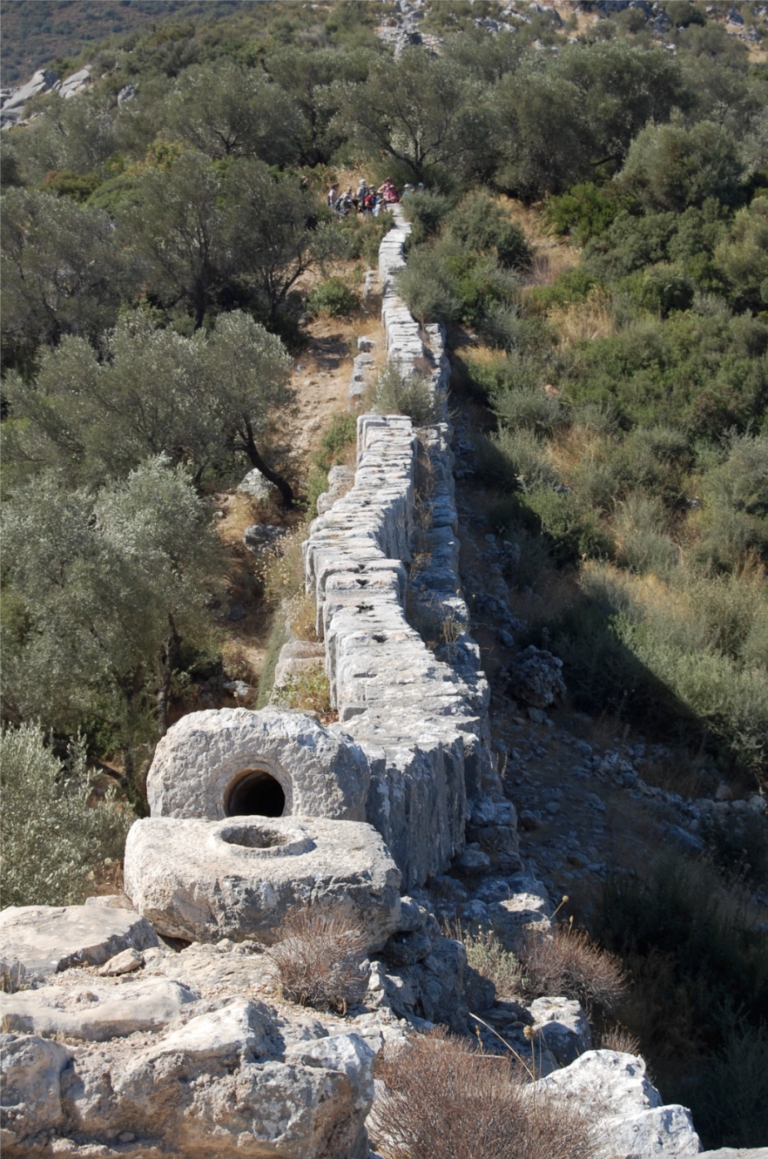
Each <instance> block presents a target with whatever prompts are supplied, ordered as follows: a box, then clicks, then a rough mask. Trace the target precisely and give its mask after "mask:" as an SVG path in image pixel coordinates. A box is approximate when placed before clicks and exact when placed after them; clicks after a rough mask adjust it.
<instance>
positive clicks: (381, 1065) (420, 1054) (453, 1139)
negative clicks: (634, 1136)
mask: <svg viewBox="0 0 768 1159" xmlns="http://www.w3.org/2000/svg"><path fill="white" fill-rule="evenodd" d="M380 1058H381V1061H378V1060H377V1068H376V1076H377V1078H378V1079H380V1080H381V1083H382V1088H381V1093H380V1094H379V1095H378V1096H377V1099H376V1102H375V1103H374V1107H373V1111H372V1114H371V1118H370V1119H369V1127H370V1128H371V1134H372V1138H373V1141H374V1144H375V1146H376V1147H377V1148H378V1149H379V1150H381V1151H382V1152H383V1153H384V1154H385V1155H386V1156H387V1159H467V1156H469V1155H471V1156H472V1159H587V1156H589V1155H592V1154H593V1153H594V1151H595V1144H594V1142H593V1132H592V1128H591V1122H590V1116H589V1113H588V1110H585V1108H584V1107H583V1106H582V1107H580V1108H576V1107H574V1106H573V1105H571V1104H567V1103H566V1102H565V1101H564V1100H563V1099H558V1098H555V1097H553V1096H552V1095H550V1094H543V1093H541V1092H540V1091H537V1090H536V1089H535V1088H531V1087H530V1086H529V1085H528V1084H527V1083H526V1081H525V1077H524V1073H523V1072H519V1071H516V1070H513V1069H512V1068H511V1067H510V1063H509V1060H508V1059H507V1058H500V1057H498V1056H495V1055H489V1054H484V1053H483V1052H482V1051H481V1050H479V1049H477V1048H476V1047H475V1046H474V1045H473V1044H472V1042H471V1041H468V1040H467V1039H460V1038H451V1037H449V1036H448V1035H447V1034H446V1033H445V1032H444V1031H442V1030H433V1031H430V1032H429V1034H426V1035H418V1036H415V1037H413V1038H411V1039H410V1040H409V1041H408V1042H407V1043H406V1044H405V1045H404V1046H399V1047H395V1048H389V1049H387V1050H385V1051H384V1053H383V1056H380Z"/></svg>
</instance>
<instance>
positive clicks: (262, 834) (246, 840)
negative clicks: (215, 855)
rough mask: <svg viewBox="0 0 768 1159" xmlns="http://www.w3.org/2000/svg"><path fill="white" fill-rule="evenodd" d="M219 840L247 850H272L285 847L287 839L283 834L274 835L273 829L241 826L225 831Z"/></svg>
mask: <svg viewBox="0 0 768 1159" xmlns="http://www.w3.org/2000/svg"><path fill="white" fill-rule="evenodd" d="M221 840H222V841H225V842H226V843H227V845H245V846H247V848H248V849H274V848H275V846H277V845H285V844H286V842H287V841H288V837H287V835H286V834H285V833H276V832H275V831H274V829H258V828H257V827H256V826H255V825H243V826H233V827H232V828H231V829H225V830H224V832H223V833H222V834H221Z"/></svg>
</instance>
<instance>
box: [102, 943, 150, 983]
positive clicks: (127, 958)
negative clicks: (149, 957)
mask: <svg viewBox="0 0 768 1159" xmlns="http://www.w3.org/2000/svg"><path fill="white" fill-rule="evenodd" d="M143 965H144V957H143V955H142V954H140V953H139V952H138V951H137V950H134V949H133V947H131V948H130V949H128V950H123V951H122V952H121V953H119V954H115V956H114V958H110V959H109V961H108V962H105V963H104V965H103V966H102V967H101V969H100V970H99V974H100V975H101V976H102V978H118V977H119V976H120V975H121V974H132V973H133V971H134V970H140V969H141V967H142V966H143Z"/></svg>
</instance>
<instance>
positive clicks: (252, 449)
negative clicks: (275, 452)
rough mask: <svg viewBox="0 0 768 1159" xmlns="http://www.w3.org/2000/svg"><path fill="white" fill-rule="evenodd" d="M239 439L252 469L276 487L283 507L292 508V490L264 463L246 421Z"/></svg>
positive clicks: (286, 482)
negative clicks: (252, 466)
mask: <svg viewBox="0 0 768 1159" xmlns="http://www.w3.org/2000/svg"><path fill="white" fill-rule="evenodd" d="M240 438H241V439H242V441H243V446H242V449H243V450H244V451H245V453H246V455H247V456H248V458H249V459H250V460H251V462H252V463H253V465H254V467H257V468H258V469H259V471H261V473H262V475H263V476H264V478H265V479H268V480H269V482H270V483H274V485H275V486H276V487H277V489H278V491H279V492H280V495H281V497H282V500H283V506H284V507H293V490H292V488H291V485H290V483H288V481H287V480H286V479H284V478H283V477H282V475H278V473H277V472H276V471H273V470H272V469H271V468H270V467H268V466H267V464H266V463H265V462H264V460H263V459H262V457H261V455H260V454H259V451H258V448H257V446H256V440H255V439H254V437H253V427H252V426H251V424H250V423H249V422H248V421H246V422H244V424H243V431H241V432H240Z"/></svg>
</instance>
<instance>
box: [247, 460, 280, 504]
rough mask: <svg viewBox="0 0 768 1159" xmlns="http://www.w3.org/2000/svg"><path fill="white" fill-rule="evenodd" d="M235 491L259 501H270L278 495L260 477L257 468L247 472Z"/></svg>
mask: <svg viewBox="0 0 768 1159" xmlns="http://www.w3.org/2000/svg"><path fill="white" fill-rule="evenodd" d="M237 489H238V491H239V492H240V494H241V495H248V496H250V498H251V499H257V500H260V501H264V500H266V499H272V498H274V497H275V496H276V495H279V490H278V488H277V487H276V486H275V484H274V483H270V481H269V479H267V478H265V476H264V475H262V473H261V471H260V470H259V468H258V467H254V468H253V470H252V471H249V472H248V474H247V475H246V476H245V477H244V478H243V480H242V481H241V483H240V485H239V486H238V488H237Z"/></svg>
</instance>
